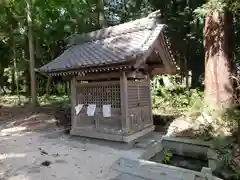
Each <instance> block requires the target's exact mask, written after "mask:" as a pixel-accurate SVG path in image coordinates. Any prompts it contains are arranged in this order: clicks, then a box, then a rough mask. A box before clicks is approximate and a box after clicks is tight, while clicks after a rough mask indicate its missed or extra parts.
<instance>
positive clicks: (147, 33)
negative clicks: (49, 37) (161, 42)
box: [39, 17, 164, 72]
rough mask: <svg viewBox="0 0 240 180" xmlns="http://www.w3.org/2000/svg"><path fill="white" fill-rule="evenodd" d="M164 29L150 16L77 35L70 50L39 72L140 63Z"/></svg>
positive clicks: (70, 43) (71, 43)
mask: <svg viewBox="0 0 240 180" xmlns="http://www.w3.org/2000/svg"><path fill="white" fill-rule="evenodd" d="M163 29H164V25H163V24H159V23H157V21H156V19H155V18H150V17H147V18H143V19H138V20H135V21H131V22H128V23H124V24H120V25H117V26H113V27H109V28H105V29H101V30H98V31H94V32H91V33H88V34H83V35H75V36H73V37H72V38H71V39H70V42H69V48H68V49H67V50H66V51H65V52H64V53H63V54H61V55H60V56H59V57H57V58H56V59H55V60H53V61H52V62H50V63H48V64H46V65H45V66H43V67H41V68H40V69H39V71H42V72H57V71H66V70H72V69H80V68H86V67H97V66H102V65H111V64H124V63H126V64H127V63H128V62H130V61H131V60H135V61H136V60H137V58H136V57H140V56H141V55H143V54H144V53H145V52H146V51H147V50H148V49H149V48H150V47H151V45H152V44H153V42H154V41H155V40H156V39H157V38H158V37H159V35H160V33H161V32H162V31H163Z"/></svg>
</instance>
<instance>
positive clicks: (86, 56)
mask: <svg viewBox="0 0 240 180" xmlns="http://www.w3.org/2000/svg"><path fill="white" fill-rule="evenodd" d="M164 29H165V25H163V24H160V23H158V21H157V19H156V18H155V17H154V16H152V15H149V16H148V17H146V18H143V19H138V20H135V21H131V22H127V23H124V24H120V25H117V26H113V27H109V28H104V29H101V30H97V31H94V32H91V33H88V34H83V35H75V36H73V37H72V38H71V39H70V42H69V48H68V49H67V50H66V51H65V52H64V53H63V54H62V55H60V56H59V57H57V58H56V59H55V60H53V61H52V62H50V63H49V64H47V65H45V66H43V67H41V68H40V69H38V71H40V72H42V73H45V74H47V75H50V76H68V77H70V78H71V105H72V116H71V119H72V123H71V124H72V126H71V131H70V133H71V134H72V135H78V136H84V137H92V138H100V139H107V140H114V141H124V142H130V141H132V140H134V139H136V138H138V137H140V136H143V135H145V134H146V133H148V132H151V131H153V130H154V125H153V119H152V106H151V92H150V77H151V76H153V75H158V74H172V73H175V72H176V65H175V63H174V61H173V58H172V55H171V54H170V52H169V49H168V46H167V43H166V41H165V37H164Z"/></svg>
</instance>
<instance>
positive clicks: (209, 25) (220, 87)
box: [204, 10, 233, 109]
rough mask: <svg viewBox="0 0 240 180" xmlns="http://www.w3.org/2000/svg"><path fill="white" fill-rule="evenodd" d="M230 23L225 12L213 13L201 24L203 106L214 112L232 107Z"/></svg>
mask: <svg viewBox="0 0 240 180" xmlns="http://www.w3.org/2000/svg"><path fill="white" fill-rule="evenodd" d="M232 22H233V17H232V14H231V12H229V11H227V10H225V11H224V12H222V13H221V12H217V11H215V12H213V13H212V14H209V15H208V16H207V17H206V21H205V27H204V48H205V103H206V104H207V105H208V106H209V107H210V108H214V109H215V108H220V107H225V108H226V107H230V106H231V105H232V103H233V80H232V64H233V53H232V48H231V47H232V40H231V39H232Z"/></svg>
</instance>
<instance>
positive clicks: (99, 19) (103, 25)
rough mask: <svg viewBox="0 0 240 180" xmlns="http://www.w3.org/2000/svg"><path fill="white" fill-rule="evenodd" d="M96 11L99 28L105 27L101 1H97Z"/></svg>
mask: <svg viewBox="0 0 240 180" xmlns="http://www.w3.org/2000/svg"><path fill="white" fill-rule="evenodd" d="M97 9H98V23H99V26H100V27H101V28H104V27H107V24H106V20H105V16H104V2H103V0H98V2H97Z"/></svg>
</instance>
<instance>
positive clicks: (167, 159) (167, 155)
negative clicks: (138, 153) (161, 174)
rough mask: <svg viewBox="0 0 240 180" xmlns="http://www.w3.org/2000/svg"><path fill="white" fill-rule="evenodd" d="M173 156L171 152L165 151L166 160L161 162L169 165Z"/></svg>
mask: <svg viewBox="0 0 240 180" xmlns="http://www.w3.org/2000/svg"><path fill="white" fill-rule="evenodd" d="M172 157H173V154H172V152H171V151H164V158H163V160H162V161H161V163H163V164H169V162H170V160H171V159H172Z"/></svg>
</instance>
